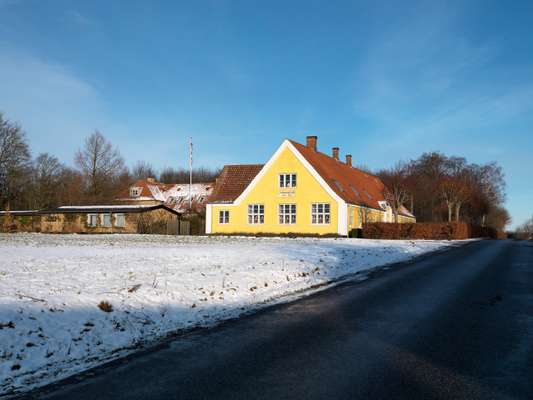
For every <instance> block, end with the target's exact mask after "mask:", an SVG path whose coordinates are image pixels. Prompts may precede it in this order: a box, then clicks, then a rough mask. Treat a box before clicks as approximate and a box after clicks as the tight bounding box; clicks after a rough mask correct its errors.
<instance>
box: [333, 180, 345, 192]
mask: <svg viewBox="0 0 533 400" xmlns="http://www.w3.org/2000/svg"><path fill="white" fill-rule="evenodd" d="M333 182H334V183H335V185H336V186H337V188H338V189H339V190H340V191H341V192H344V188H343V187H342V185H341V183H340V182H339V181H333Z"/></svg>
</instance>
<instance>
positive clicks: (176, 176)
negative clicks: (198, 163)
mask: <svg viewBox="0 0 533 400" xmlns="http://www.w3.org/2000/svg"><path fill="white" fill-rule="evenodd" d="M219 174H220V169H210V168H205V167H200V168H195V169H193V171H192V180H193V182H202V183H207V182H214V180H215V179H216V178H217V176H218V175H219ZM159 180H160V181H161V182H163V183H189V170H187V169H184V168H179V169H174V168H172V167H166V168H164V169H163V170H162V171H161V175H160V177H159Z"/></svg>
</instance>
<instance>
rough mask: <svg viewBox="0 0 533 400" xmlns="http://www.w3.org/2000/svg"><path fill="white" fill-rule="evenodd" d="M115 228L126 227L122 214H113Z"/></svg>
mask: <svg viewBox="0 0 533 400" xmlns="http://www.w3.org/2000/svg"><path fill="white" fill-rule="evenodd" d="M115 226H116V227H117V228H124V227H125V226H126V217H125V215H124V214H115Z"/></svg>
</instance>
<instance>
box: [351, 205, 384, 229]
mask: <svg viewBox="0 0 533 400" xmlns="http://www.w3.org/2000/svg"><path fill="white" fill-rule="evenodd" d="M383 221H385V212H383V211H380V210H375V209H373V208H367V207H361V206H355V205H352V204H348V220H347V223H348V231H350V230H351V229H361V228H362V227H363V224H364V223H367V222H383Z"/></svg>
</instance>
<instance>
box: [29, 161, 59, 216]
mask: <svg viewBox="0 0 533 400" xmlns="http://www.w3.org/2000/svg"><path fill="white" fill-rule="evenodd" d="M63 169H64V166H63V165H62V164H61V163H60V162H59V160H58V159H57V158H56V157H54V156H51V155H50V154H48V153H41V154H39V155H38V156H37V158H36V159H35V161H34V165H33V186H34V191H33V192H34V199H33V203H34V208H37V209H42V208H53V207H57V206H58V205H59V204H60V202H61V199H60V192H59V190H58V188H59V186H60V184H61V178H62V175H63Z"/></svg>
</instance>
